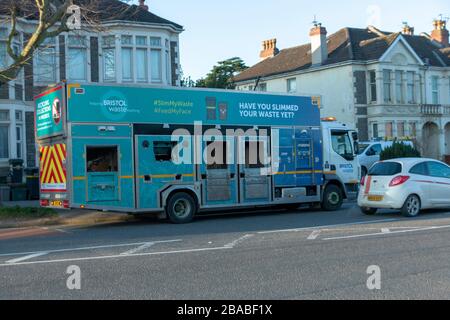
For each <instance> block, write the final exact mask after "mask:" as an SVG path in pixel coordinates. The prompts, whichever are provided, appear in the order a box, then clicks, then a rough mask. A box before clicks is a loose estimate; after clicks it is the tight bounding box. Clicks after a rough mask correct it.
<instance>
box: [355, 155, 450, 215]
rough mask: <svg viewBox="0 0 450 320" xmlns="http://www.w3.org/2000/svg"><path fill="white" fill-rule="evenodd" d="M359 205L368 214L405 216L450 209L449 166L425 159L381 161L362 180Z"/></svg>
mask: <svg viewBox="0 0 450 320" xmlns="http://www.w3.org/2000/svg"><path fill="white" fill-rule="evenodd" d="M358 205H359V206H360V207H361V211H362V212H363V213H365V214H368V215H372V214H375V213H376V212H377V210H378V209H399V210H401V212H402V214H403V215H404V216H406V217H415V216H417V215H418V214H419V213H420V210H422V209H433V208H446V207H450V167H449V166H448V165H447V164H445V163H443V162H440V161H437V160H432V159H424V158H403V159H393V160H389V161H381V162H378V163H376V164H375V165H373V166H372V167H371V169H370V170H369V172H368V175H367V176H365V177H362V178H361V188H360V191H359V194H358Z"/></svg>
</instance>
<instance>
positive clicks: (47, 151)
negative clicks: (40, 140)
mask: <svg viewBox="0 0 450 320" xmlns="http://www.w3.org/2000/svg"><path fill="white" fill-rule="evenodd" d="M39 152H40V182H41V192H66V191H67V174H66V166H65V163H66V145H65V144H63V143H61V144H55V145H52V146H42V147H40V148H39Z"/></svg>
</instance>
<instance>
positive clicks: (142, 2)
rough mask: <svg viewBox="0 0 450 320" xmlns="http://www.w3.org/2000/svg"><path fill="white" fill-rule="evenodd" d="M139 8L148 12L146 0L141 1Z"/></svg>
mask: <svg viewBox="0 0 450 320" xmlns="http://www.w3.org/2000/svg"><path fill="white" fill-rule="evenodd" d="M139 8H141V9H143V10H145V11H148V6H147V5H146V4H145V0H139Z"/></svg>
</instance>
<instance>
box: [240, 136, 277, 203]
mask: <svg viewBox="0 0 450 320" xmlns="http://www.w3.org/2000/svg"><path fill="white" fill-rule="evenodd" d="M237 140H238V142H237V146H238V154H239V160H240V161H239V188H240V200H241V203H248V202H267V201H270V198H271V188H272V187H271V179H270V175H269V170H268V169H269V168H268V167H269V166H270V164H269V163H268V159H269V150H270V149H269V148H270V146H269V140H268V138H267V137H242V138H237Z"/></svg>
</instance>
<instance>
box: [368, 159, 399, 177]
mask: <svg viewBox="0 0 450 320" xmlns="http://www.w3.org/2000/svg"><path fill="white" fill-rule="evenodd" d="M400 172H402V165H401V164H400V163H398V162H390V161H385V162H378V163H377V164H375V165H374V166H373V167H372V168H371V169H370V170H369V175H370V176H393V175H396V174H399V173H400Z"/></svg>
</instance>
